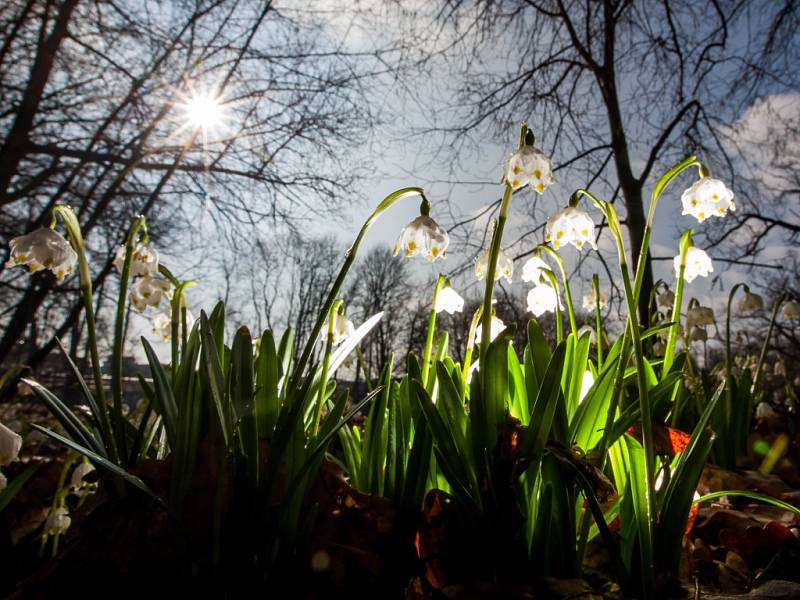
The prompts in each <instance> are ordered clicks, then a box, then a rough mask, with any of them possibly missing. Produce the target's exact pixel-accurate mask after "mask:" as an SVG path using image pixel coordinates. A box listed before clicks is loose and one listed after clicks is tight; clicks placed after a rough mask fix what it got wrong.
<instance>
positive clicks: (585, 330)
mask: <svg viewBox="0 0 800 600" xmlns="http://www.w3.org/2000/svg"><path fill="white" fill-rule="evenodd" d="M587 333H588V334H589V344H590V345H592V346H594V345H595V344H596V343H597V336H596V335H595V334H594V327H592V326H591V325H584V326H583V327H581V328H580V329H578V339H580V338H582V337H583V336H584V335H586V334H587Z"/></svg>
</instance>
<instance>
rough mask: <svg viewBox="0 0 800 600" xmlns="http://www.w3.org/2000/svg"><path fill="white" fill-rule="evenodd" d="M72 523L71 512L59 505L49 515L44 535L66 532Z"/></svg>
mask: <svg viewBox="0 0 800 600" xmlns="http://www.w3.org/2000/svg"><path fill="white" fill-rule="evenodd" d="M70 523H72V519H71V518H70V517H69V512H67V509H66V508H65V507H64V506H59V507H58V508H56V509H55V510H51V511H50V514H48V515H47V521H45V523H44V535H45V536H48V535H56V534H62V533H65V532H66V531H67V529H69V525H70Z"/></svg>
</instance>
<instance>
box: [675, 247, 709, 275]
mask: <svg viewBox="0 0 800 600" xmlns="http://www.w3.org/2000/svg"><path fill="white" fill-rule="evenodd" d="M673 263H674V266H675V277H680V272H681V255H680V254H678V256H676V257H675V258H674V259H673ZM713 271H714V265H713V264H711V258H709V256H708V254H706V253H705V251H704V250H701V249H700V248H697V247H696V246H691V247H690V248H688V249H687V250H686V270H685V271H684V273H683V278H684V279H685V280H686V281H687V282H688V283H691V282H692V281H694V280H695V279H696V278H697V276H698V275H699V276H700V277H708V274H709V273H712V272H713Z"/></svg>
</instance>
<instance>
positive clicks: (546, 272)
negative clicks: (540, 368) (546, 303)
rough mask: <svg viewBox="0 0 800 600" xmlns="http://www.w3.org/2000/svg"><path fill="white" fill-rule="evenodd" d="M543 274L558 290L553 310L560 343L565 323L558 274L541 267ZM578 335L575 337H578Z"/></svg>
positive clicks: (558, 342)
mask: <svg viewBox="0 0 800 600" xmlns="http://www.w3.org/2000/svg"><path fill="white" fill-rule="evenodd" d="M540 271H541V272H542V274H543V275H544V276H545V277H547V278H548V279H549V280H550V286H551V287H552V288H553V289H554V290H555V292H556V307H555V309H554V310H553V313H554V314H555V321H556V344H560V343H561V342H562V340H563V339H564V323H563V320H562V318H561V308H560V306H561V293H560V292H559V291H558V279H556V274H555V273H553V272H552V271H551V270H550V269H540ZM577 337H578V336H577V335H576V336H575V338H576V339H577Z"/></svg>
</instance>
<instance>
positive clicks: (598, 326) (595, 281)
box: [592, 273, 603, 373]
mask: <svg viewBox="0 0 800 600" xmlns="http://www.w3.org/2000/svg"><path fill="white" fill-rule="evenodd" d="M592 288H593V289H594V322H595V333H596V334H597V335H596V336H595V337H596V339H597V372H598V373H599V372H600V371H602V370H603V329H602V326H603V320H602V318H601V315H600V278H599V277H598V276H597V273H595V274H594V275H592Z"/></svg>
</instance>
